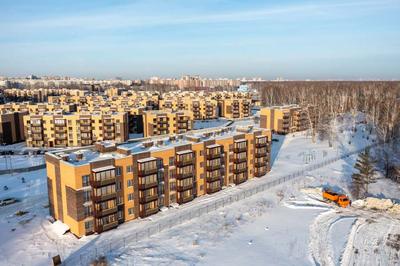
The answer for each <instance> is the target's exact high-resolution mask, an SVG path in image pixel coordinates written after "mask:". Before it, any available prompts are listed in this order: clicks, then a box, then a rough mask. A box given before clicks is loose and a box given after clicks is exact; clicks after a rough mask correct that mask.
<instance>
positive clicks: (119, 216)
mask: <svg viewBox="0 0 400 266" xmlns="http://www.w3.org/2000/svg"><path fill="white" fill-rule="evenodd" d="M121 219H122V211H118V220H121Z"/></svg>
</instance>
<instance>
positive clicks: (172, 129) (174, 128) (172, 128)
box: [143, 110, 193, 137]
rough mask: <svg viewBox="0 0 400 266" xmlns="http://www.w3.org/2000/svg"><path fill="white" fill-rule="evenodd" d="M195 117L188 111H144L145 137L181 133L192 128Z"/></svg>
mask: <svg viewBox="0 0 400 266" xmlns="http://www.w3.org/2000/svg"><path fill="white" fill-rule="evenodd" d="M192 124H193V117H192V113H191V112H188V111H172V110H153V111H146V112H144V113H143V133H144V137H149V136H157V135H166V134H181V133H185V132H188V131H190V130H191V129H192Z"/></svg>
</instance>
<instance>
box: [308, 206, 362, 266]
mask: <svg viewBox="0 0 400 266" xmlns="http://www.w3.org/2000/svg"><path fill="white" fill-rule="evenodd" d="M350 217H351V218H354V216H352V215H341V214H338V213H337V211H336V210H330V211H327V212H324V213H321V214H320V215H318V216H317V218H316V219H315V220H314V222H313V223H312V224H311V226H310V244H309V248H310V254H311V258H312V260H313V262H314V263H315V264H316V265H322V266H334V265H335V264H336V263H335V256H334V252H333V248H332V239H331V237H330V235H331V234H330V232H331V229H332V227H333V225H334V224H336V223H337V222H338V221H340V220H342V219H347V218H350Z"/></svg>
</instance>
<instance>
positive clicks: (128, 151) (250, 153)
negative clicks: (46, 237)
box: [46, 127, 271, 237]
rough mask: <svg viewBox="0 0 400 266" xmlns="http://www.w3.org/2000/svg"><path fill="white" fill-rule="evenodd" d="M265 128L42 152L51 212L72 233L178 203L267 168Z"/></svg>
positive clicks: (94, 230)
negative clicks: (44, 155) (44, 159)
mask: <svg viewBox="0 0 400 266" xmlns="http://www.w3.org/2000/svg"><path fill="white" fill-rule="evenodd" d="M270 140H271V132H270V131H269V130H265V129H256V128H253V127H243V128H236V129H235V128H222V129H218V128H217V129H215V128H214V129H209V130H202V131H192V132H190V133H187V134H181V135H171V136H167V137H165V136H164V137H161V136H159V137H154V138H152V139H151V140H150V141H148V140H147V141H140V142H133V143H126V144H122V145H113V144H111V143H97V144H96V145H95V148H91V149H84V150H75V151H71V150H65V151H53V152H48V153H47V154H46V167H47V176H48V180H47V181H48V196H49V203H50V204H49V205H50V214H51V215H52V216H53V217H54V218H55V219H57V220H60V221H62V222H63V223H65V224H67V225H68V226H69V228H70V230H71V232H72V233H73V234H75V235H77V236H79V237H80V236H83V235H88V234H92V233H101V232H103V231H106V230H109V229H112V228H115V227H117V226H118V225H119V224H121V223H123V222H126V221H130V220H133V219H136V218H139V217H141V218H144V217H147V216H150V215H153V214H155V213H157V212H158V211H159V209H160V208H162V207H167V206H171V205H173V204H184V203H187V202H189V201H191V200H193V199H194V198H196V197H199V196H202V195H205V194H211V193H216V192H218V191H220V190H221V189H223V188H224V187H226V186H228V185H231V184H236V185H238V184H240V183H243V182H246V181H247V180H248V179H251V178H254V177H263V176H264V175H265V174H266V173H267V172H268V171H269V169H270Z"/></svg>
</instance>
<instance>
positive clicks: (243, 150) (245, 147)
mask: <svg viewBox="0 0 400 266" xmlns="http://www.w3.org/2000/svg"><path fill="white" fill-rule="evenodd" d="M245 151H247V146H244V147H235V148H233V152H234V153H239V152H245Z"/></svg>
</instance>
